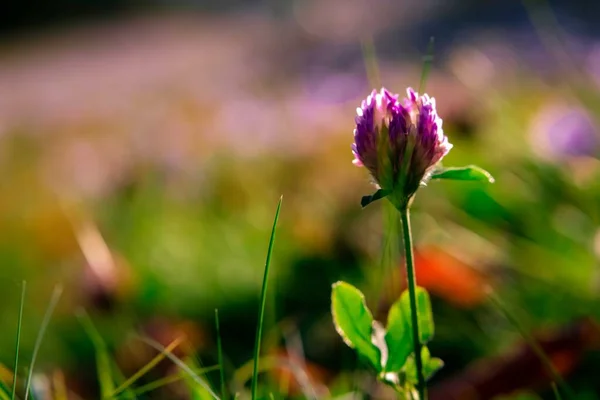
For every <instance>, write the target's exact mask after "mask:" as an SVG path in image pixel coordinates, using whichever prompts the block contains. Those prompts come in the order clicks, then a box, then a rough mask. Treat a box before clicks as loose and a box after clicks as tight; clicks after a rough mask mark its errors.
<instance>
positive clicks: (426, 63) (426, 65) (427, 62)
mask: <svg viewBox="0 0 600 400" xmlns="http://www.w3.org/2000/svg"><path fill="white" fill-rule="evenodd" d="M434 46H435V39H434V37H433V36H432V37H430V38H429V45H428V46H427V53H426V54H425V57H423V70H422V71H421V81H420V82H419V94H421V95H422V94H423V92H424V91H425V83H426V82H427V77H428V76H429V70H430V69H431V64H432V63H433V51H434Z"/></svg>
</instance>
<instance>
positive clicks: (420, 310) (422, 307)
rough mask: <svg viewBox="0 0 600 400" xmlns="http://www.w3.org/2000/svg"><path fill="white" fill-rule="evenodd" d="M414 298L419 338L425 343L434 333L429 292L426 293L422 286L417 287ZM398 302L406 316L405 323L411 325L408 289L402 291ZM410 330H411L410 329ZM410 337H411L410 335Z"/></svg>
mask: <svg viewBox="0 0 600 400" xmlns="http://www.w3.org/2000/svg"><path fill="white" fill-rule="evenodd" d="M416 298H417V317H418V322H419V340H420V342H421V343H422V344H425V343H427V342H428V341H430V340H431V339H432V338H433V334H434V333H435V327H434V325H433V313H432V312H431V301H430V300H429V293H427V290H425V289H424V288H422V287H417V290H416ZM400 302H401V305H402V313H403V315H404V317H405V318H406V321H407V324H408V325H409V326H412V325H411V322H410V321H411V319H410V316H411V314H410V297H409V293H408V290H405V291H404V292H403V293H402V295H401V296H400ZM410 332H412V330H411V331H410ZM410 337H411V338H412V336H410ZM411 343H412V342H411Z"/></svg>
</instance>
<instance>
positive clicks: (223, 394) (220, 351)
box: [215, 309, 227, 400]
mask: <svg viewBox="0 0 600 400" xmlns="http://www.w3.org/2000/svg"><path fill="white" fill-rule="evenodd" d="M215 325H216V327H217V356H218V361H219V375H220V378H221V399H222V400H226V399H227V390H226V388H225V367H224V365H223V347H222V346H221V327H220V324H219V310H217V309H215Z"/></svg>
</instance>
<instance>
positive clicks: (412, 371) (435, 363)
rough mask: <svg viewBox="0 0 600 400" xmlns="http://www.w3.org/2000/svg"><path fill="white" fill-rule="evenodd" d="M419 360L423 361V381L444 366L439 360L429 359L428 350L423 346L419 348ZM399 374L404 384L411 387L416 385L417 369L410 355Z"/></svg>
mask: <svg viewBox="0 0 600 400" xmlns="http://www.w3.org/2000/svg"><path fill="white" fill-rule="evenodd" d="M421 360H422V361H423V375H424V376H425V379H429V378H431V377H432V376H433V375H434V374H435V373H436V372H437V371H438V370H440V369H441V368H442V367H443V366H444V362H443V361H442V360H441V359H439V358H435V357H431V354H430V353H429V349H428V348H427V347H425V346H423V348H421ZM401 373H402V375H403V376H404V379H405V380H406V382H408V383H409V384H411V385H416V384H417V368H416V365H415V358H414V355H411V356H410V357H409V358H408V360H407V361H406V364H405V365H404V368H402V371H401Z"/></svg>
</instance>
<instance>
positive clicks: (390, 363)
mask: <svg viewBox="0 0 600 400" xmlns="http://www.w3.org/2000/svg"><path fill="white" fill-rule="evenodd" d="M409 320H410V315H404V312H403V311H402V302H401V301H400V300H398V301H396V302H395V303H394V304H393V305H392V307H391V308H390V312H389V313H388V321H387V328H386V330H387V332H386V334H385V343H386V344H387V348H388V359H387V362H386V364H385V371H386V372H398V371H400V369H402V367H403V366H404V364H405V363H406V359H407V358H408V356H409V355H410V353H411V352H412V351H413V343H412V339H411V334H410V325H409V323H408V321H409Z"/></svg>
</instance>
